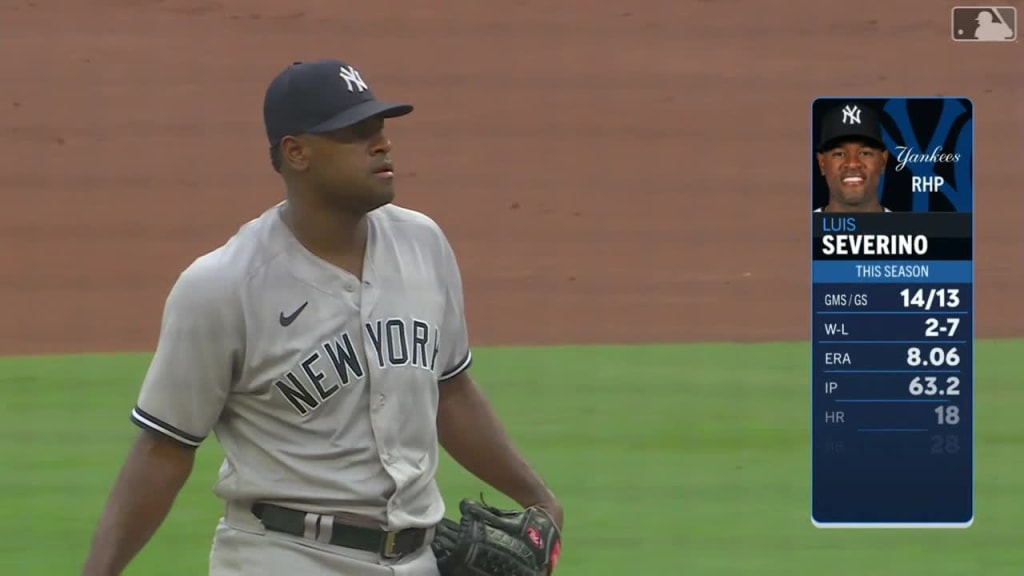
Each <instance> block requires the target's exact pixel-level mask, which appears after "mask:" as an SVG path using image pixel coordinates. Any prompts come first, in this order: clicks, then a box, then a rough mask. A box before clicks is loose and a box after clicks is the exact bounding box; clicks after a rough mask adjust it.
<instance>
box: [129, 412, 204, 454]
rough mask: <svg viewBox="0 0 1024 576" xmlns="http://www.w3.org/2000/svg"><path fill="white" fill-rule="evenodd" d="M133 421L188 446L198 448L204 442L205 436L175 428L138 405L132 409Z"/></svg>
mask: <svg viewBox="0 0 1024 576" xmlns="http://www.w3.org/2000/svg"><path fill="white" fill-rule="evenodd" d="M131 421H132V423H134V424H135V425H136V426H138V427H139V428H143V429H145V430H151V431H153V432H157V433H158V434H161V435H163V436H166V437H168V438H170V439H171V440H174V441H175V442H177V443H178V444H181V445H183V446H188V447H189V448H198V447H199V445H200V444H202V443H203V438H200V437H199V436H193V435H192V434H189V433H188V432H185V431H184V430H181V429H179V428H175V427H174V426H171V425H170V424H168V423H167V422H164V421H163V420H161V419H159V418H156V417H154V416H153V415H151V414H147V413H146V412H145V411H144V410H143V409H142V408H139V407H138V406H136V407H135V408H133V409H132V415H131Z"/></svg>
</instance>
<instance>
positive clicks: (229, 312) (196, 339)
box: [131, 257, 244, 448]
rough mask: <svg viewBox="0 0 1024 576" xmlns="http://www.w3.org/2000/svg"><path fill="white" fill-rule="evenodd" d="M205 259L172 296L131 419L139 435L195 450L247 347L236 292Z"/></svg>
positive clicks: (188, 271) (194, 266) (177, 285)
mask: <svg viewBox="0 0 1024 576" xmlns="http://www.w3.org/2000/svg"><path fill="white" fill-rule="evenodd" d="M203 258H208V257H203ZM203 258H200V259H199V260H196V262H194V263H193V264H192V266H190V267H189V268H187V269H186V270H185V271H184V272H182V274H181V275H180V276H179V277H178V280H177V281H176V282H175V284H174V286H173V287H172V288H171V291H170V293H169V294H168V296H167V300H166V302H165V304H164V310H163V318H162V321H161V325H160V338H159V341H158V342H157V347H156V353H155V354H154V355H153V359H152V361H151V363H150V365H149V369H148V371H147V373H146V376H145V379H144V380H143V383H142V388H141V390H140V392H139V396H138V402H137V404H136V406H135V408H134V409H133V410H132V412H131V421H132V422H133V423H134V424H136V425H137V426H139V427H140V428H143V429H145V430H150V431H153V432H156V433H159V434H162V435H164V436H166V437H168V438H170V439H172V440H174V441H176V442H178V443H179V444H182V445H184V446H187V447H193V448H194V447H198V446H199V445H200V444H201V443H202V442H203V440H204V439H205V438H206V437H207V436H208V435H209V433H210V431H211V430H212V429H213V426H214V424H216V422H217V420H218V419H219V418H220V413H221V410H222V409H223V407H224V403H225V400H226V399H227V396H228V393H229V391H230V389H231V385H232V380H233V376H234V373H235V366H237V365H238V363H239V361H240V358H241V355H242V350H243V344H244V329H243V324H242V313H241V304H240V297H239V287H237V286H233V285H231V284H230V282H228V281H227V278H226V277H225V275H224V274H223V273H222V272H221V271H220V269H219V268H218V267H217V266H216V262H215V261H210V260H204V259H203Z"/></svg>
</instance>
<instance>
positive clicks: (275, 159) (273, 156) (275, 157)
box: [270, 146, 281, 174]
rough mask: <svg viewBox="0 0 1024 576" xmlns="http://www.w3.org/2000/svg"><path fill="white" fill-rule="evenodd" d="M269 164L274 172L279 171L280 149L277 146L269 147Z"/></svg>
mask: <svg viewBox="0 0 1024 576" xmlns="http://www.w3.org/2000/svg"><path fill="white" fill-rule="evenodd" d="M270 165H271V166H272V167H273V168H274V172H277V173H278V174H280V173H281V149H280V148H278V147H277V146H271V147H270Z"/></svg>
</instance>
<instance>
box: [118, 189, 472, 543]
mask: <svg viewBox="0 0 1024 576" xmlns="http://www.w3.org/2000/svg"><path fill="white" fill-rule="evenodd" d="M280 207H281V205H280V204H279V205H277V206H275V207H273V208H271V209H270V210H268V211H266V212H265V213H263V214H262V215H261V216H260V217H259V218H257V219H255V220H253V221H251V222H248V223H247V224H245V225H244V226H243V227H242V228H241V229H240V230H239V231H238V233H236V234H235V236H234V237H232V238H231V239H230V240H229V241H228V242H227V243H225V244H224V245H223V246H221V247H220V248H218V249H216V250H214V251H212V252H210V253H208V254H205V255H203V256H201V257H199V258H198V259H196V260H195V261H194V262H193V263H192V264H191V265H190V266H189V267H188V268H187V269H186V270H185V271H184V272H183V273H182V274H181V275H180V276H179V277H178V279H177V281H176V283H175V285H174V287H173V288H172V289H171V291H170V294H169V295H168V297H167V302H166V305H165V308H164V312H163V322H162V325H161V331H160V338H159V342H158V344H157V349H156V353H155V356H154V358H153V360H152V364H151V365H150V367H149V371H148V373H147V374H146V377H145V380H144V382H143V384H142V388H141V391H140V394H139V398H138V404H137V406H136V407H135V408H134V410H133V411H132V413H131V419H132V421H133V422H134V423H135V424H137V425H138V426H140V427H142V428H145V429H148V430H153V431H155V432H158V433H160V434H163V435H165V436H167V437H169V438H172V439H173V440H175V441H177V442H180V443H182V444H184V445H187V446H199V445H200V443H201V442H202V441H203V440H204V439H205V438H206V437H207V435H208V434H209V433H210V432H211V431H213V432H214V433H215V434H216V436H217V439H218V440H219V441H220V443H221V445H222V446H223V448H224V452H225V459H224V462H223V464H222V466H221V469H220V474H219V478H218V481H217V484H216V486H215V488H214V492H215V493H216V494H217V495H218V496H219V497H221V498H223V499H224V500H227V501H233V500H238V501H252V500H260V501H265V502H272V503H276V504H279V505H282V506H290V507H294V508H298V509H302V510H306V511H309V512H315V513H339V512H341V513H345V512H347V513H352V514H358V515H362V516H365V517H369V518H373V519H376V520H377V521H378V522H380V523H381V525H382V526H384V527H386V528H389V529H392V530H397V529H402V528H407V527H425V526H431V525H434V524H436V523H437V522H438V521H440V519H441V518H442V516H443V514H444V503H443V501H442V499H441V495H440V493H439V490H438V488H437V485H436V484H435V481H434V473H435V471H436V469H437V464H438V444H437V428H436V415H437V403H438V392H439V386H443V385H444V381H445V380H447V379H449V378H452V377H454V376H455V375H457V374H459V373H461V372H463V371H464V370H466V369H467V368H468V367H469V365H470V362H471V358H472V357H471V354H470V349H469V345H468V337H467V331H466V322H465V317H464V308H463V298H462V282H461V278H460V274H459V268H458V265H457V263H456V259H455V256H454V254H453V251H452V248H451V246H450V244H449V243H448V240H447V239H446V238H445V235H444V234H443V232H442V231H441V229H440V228H439V227H438V225H437V224H436V223H435V222H434V221H433V220H431V219H430V218H428V217H427V216H425V215H423V214H421V213H419V212H415V211H412V210H408V209H405V208H401V207H398V206H394V205H388V206H384V207H382V208H379V209H377V210H375V211H374V212H372V213H370V214H369V215H368V219H369V239H368V243H367V248H366V257H365V263H364V271H363V277H362V279H359V278H357V277H355V276H354V275H352V274H350V273H348V272H347V271H344V270H342V269H340V268H338V267H335V266H333V265H331V264H328V263H326V262H325V261H323V260H321V259H319V258H317V257H316V256H314V255H313V254H312V253H310V252H309V251H307V250H306V249H305V248H304V247H303V246H302V245H301V244H299V242H298V241H297V240H296V239H295V237H294V236H293V235H292V234H291V232H290V230H289V229H288V227H287V226H286V225H285V224H284V222H283V221H282V220H281V218H280V212H279V209H280Z"/></svg>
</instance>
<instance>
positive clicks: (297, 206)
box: [281, 198, 367, 276]
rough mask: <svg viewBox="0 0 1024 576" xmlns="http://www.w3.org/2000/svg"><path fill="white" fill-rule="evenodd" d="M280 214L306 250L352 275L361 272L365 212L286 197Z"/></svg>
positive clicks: (363, 251) (365, 235) (364, 248)
mask: <svg viewBox="0 0 1024 576" xmlns="http://www.w3.org/2000/svg"><path fill="white" fill-rule="evenodd" d="M281 218H282V219H283V220H284V222H285V224H286V225H287V226H288V228H289V229H290V230H291V231H292V234H293V235H294V236H295V238H296V240H298V241H299V243H300V244H302V245H303V246H304V247H305V248H306V249H307V250H309V251H310V252H312V253H313V254H315V255H316V256H318V257H320V258H322V259H324V260H326V261H328V262H331V263H332V264H335V265H337V266H340V267H342V268H345V269H346V270H348V271H350V272H352V273H353V274H355V275H356V276H359V275H361V274H362V261H363V255H364V254H365V251H366V241H367V222H366V214H354V213H351V212H345V211H342V210H337V209H331V208H328V207H326V206H309V205H305V204H303V203H301V202H298V201H296V199H295V198H289V199H288V201H287V202H285V204H284V206H283V207H282V212H281Z"/></svg>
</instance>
